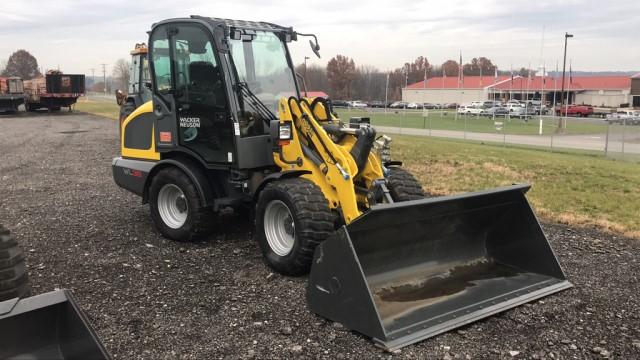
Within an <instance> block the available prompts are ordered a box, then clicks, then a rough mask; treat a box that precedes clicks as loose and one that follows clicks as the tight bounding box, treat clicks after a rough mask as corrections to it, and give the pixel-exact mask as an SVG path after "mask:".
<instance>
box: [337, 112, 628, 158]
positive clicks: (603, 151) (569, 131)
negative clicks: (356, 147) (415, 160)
mask: <svg viewBox="0 0 640 360" xmlns="http://www.w3.org/2000/svg"><path fill="white" fill-rule="evenodd" d="M338 113H339V115H340V116H341V117H342V118H343V119H344V120H347V119H349V118H350V117H369V118H370V119H371V123H372V124H373V125H375V126H376V128H378V129H379V131H380V132H384V133H389V134H401V135H417V136H433V137H442V138H452V139H461V140H469V141H476V142H487V143H497V144H503V145H505V146H506V145H509V146H525V147H537V148H544V149H548V150H549V151H566V150H574V151H579V152H586V153H592V154H600V155H603V156H606V157H610V158H615V159H621V160H630V161H638V162H640V121H634V122H631V121H623V122H621V123H612V122H609V121H607V120H606V119H604V118H596V117H559V116H552V115H540V114H535V115H534V114H532V115H527V116H512V115H506V116H505V115H493V114H473V113H458V111H457V110H456V109H425V110H420V109H416V110H413V109H349V108H345V109H339V110H338Z"/></svg>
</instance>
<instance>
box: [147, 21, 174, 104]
mask: <svg viewBox="0 0 640 360" xmlns="http://www.w3.org/2000/svg"><path fill="white" fill-rule="evenodd" d="M151 43H152V49H153V53H152V54H151V56H153V67H154V79H153V81H154V82H155V84H156V89H158V94H159V95H160V96H163V95H166V94H167V93H168V92H169V91H170V90H171V89H172V82H171V81H172V79H171V57H170V54H169V38H168V35H167V31H166V30H165V31H160V30H157V31H154V32H153V36H152V38H151Z"/></svg>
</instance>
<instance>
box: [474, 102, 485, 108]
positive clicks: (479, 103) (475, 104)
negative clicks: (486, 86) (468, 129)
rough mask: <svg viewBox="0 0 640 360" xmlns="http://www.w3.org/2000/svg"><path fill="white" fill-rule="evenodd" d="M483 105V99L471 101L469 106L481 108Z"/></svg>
mask: <svg viewBox="0 0 640 360" xmlns="http://www.w3.org/2000/svg"><path fill="white" fill-rule="evenodd" d="M482 105H484V101H472V102H471V106H472V107H474V108H481V107H482Z"/></svg>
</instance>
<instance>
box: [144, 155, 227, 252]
mask: <svg viewBox="0 0 640 360" xmlns="http://www.w3.org/2000/svg"><path fill="white" fill-rule="evenodd" d="M149 209H150V210H151V219H153V222H154V223H155V225H156V227H157V228H158V230H159V231H160V233H162V235H164V236H165V237H167V238H169V239H172V240H176V241H191V240H195V239H198V238H201V237H204V236H206V235H208V234H210V233H211V232H212V230H213V228H214V225H215V221H216V218H215V214H214V213H213V211H212V210H211V208H210V207H205V206H204V205H203V204H202V200H201V199H200V195H199V194H198V191H197V190H196V187H195V185H194V184H193V182H192V181H191V179H190V178H189V177H188V176H187V175H186V174H185V173H184V172H182V171H181V170H180V169H178V168H175V167H170V168H166V169H163V170H160V171H159V172H158V173H157V174H156V175H155V176H154V177H153V179H152V181H151V185H150V186H149Z"/></svg>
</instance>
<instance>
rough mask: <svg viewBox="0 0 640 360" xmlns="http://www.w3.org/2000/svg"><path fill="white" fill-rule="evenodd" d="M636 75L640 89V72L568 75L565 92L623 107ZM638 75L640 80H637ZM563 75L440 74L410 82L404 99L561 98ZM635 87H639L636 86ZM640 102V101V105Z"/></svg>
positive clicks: (581, 101) (571, 100) (578, 99)
mask: <svg viewBox="0 0 640 360" xmlns="http://www.w3.org/2000/svg"><path fill="white" fill-rule="evenodd" d="M632 79H634V83H637V84H638V85H637V86H638V91H640V74H637V75H634V76H633V77H629V76H579V77H578V76H571V77H570V76H569V74H568V73H567V75H566V76H565V84H564V85H565V86H564V89H565V95H564V97H565V98H567V97H568V99H569V103H577V104H590V105H593V106H607V107H619V106H620V105H621V104H628V103H631V102H632V101H634V103H635V102H640V100H637V99H635V98H632V97H631V95H630V90H631V87H632V86H631V84H632ZM636 79H638V80H636ZM561 89H562V77H552V76H545V77H542V76H532V77H531V78H529V77H523V76H519V75H517V76H513V77H511V76H498V77H497V78H496V77H494V76H483V77H480V76H465V77H464V79H463V80H459V79H458V77H457V76H451V77H436V78H431V79H428V80H427V82H426V83H425V82H424V81H420V82H417V83H415V84H410V85H409V86H407V87H406V88H404V89H403V90H402V95H403V96H402V99H403V100H404V101H407V102H416V103H426V102H429V103H458V104H466V103H470V102H472V101H484V100H490V99H491V100H493V99H497V100H509V99H519V100H525V99H529V100H531V99H542V98H543V97H544V99H545V101H548V102H550V103H552V102H554V101H555V102H556V103H558V102H560V97H561V96H560V95H561V94H560V92H561ZM634 89H635V87H634ZM639 106H640V105H639Z"/></svg>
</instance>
